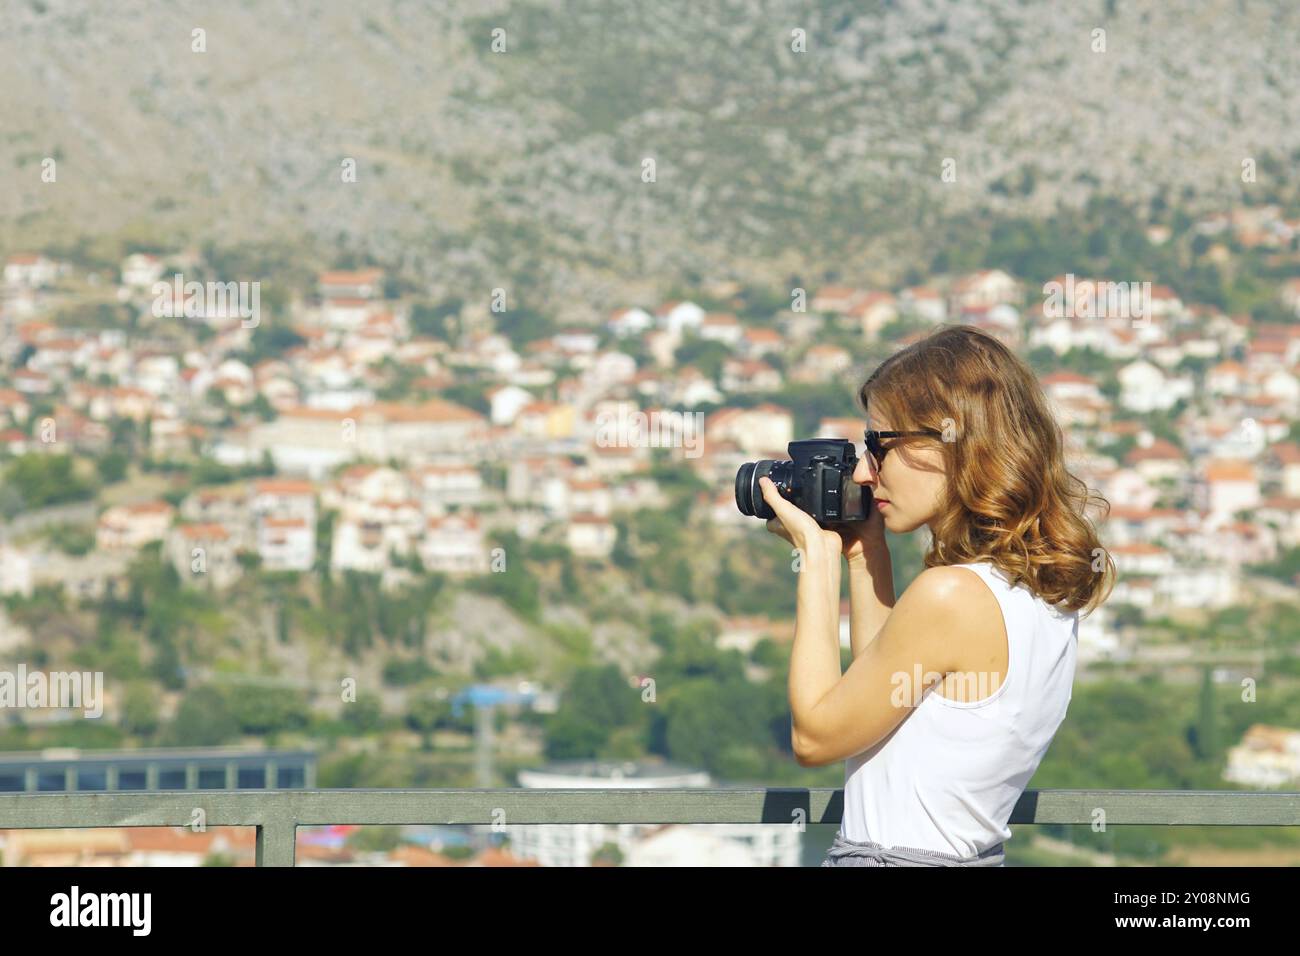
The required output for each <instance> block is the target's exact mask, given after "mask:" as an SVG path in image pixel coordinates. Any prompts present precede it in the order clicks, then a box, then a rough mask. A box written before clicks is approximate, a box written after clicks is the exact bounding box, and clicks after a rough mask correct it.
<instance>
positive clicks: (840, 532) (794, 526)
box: [758, 477, 889, 564]
mask: <svg viewBox="0 0 1300 956" xmlns="http://www.w3.org/2000/svg"><path fill="white" fill-rule="evenodd" d="M758 485H759V488H760V489H761V491H762V493H763V500H764V501H766V502H767V504H768V507H770V508H771V509H772V510H773V511H774V512H776V517H775V518H768V519H767V530H768V531H770V532H772V533H773V534H774V535H777V536H778V537H781V538H784V539H785V540H786V541H789V542H790V543H791V544H792V545H794V546H795V547H796V548H799V549H800V550H801V551H804V552H807V551H808V547H809V544H810V543H811V544H813V545H814V546H816V547H821V548H824V549H825V550H827V551H829V552H830V553H832V554H834V553H836V552H838V553H840V554H843V555H844V556H845V557H846V558H847V559H848V560H849V563H850V564H859V563H872V562H874V561H875V560H876V559H877V558H879V557H881V556H882V555H883V556H884V557H886V558H887V557H888V556H889V548H888V546H887V545H886V544H885V522H884V518H882V517H881V514H880V511H879V509H877V508H875V506H874V505H873V506H872V510H871V513H870V514H869V515H867V517H866V519H865V520H863V521H853V522H849V523H847V524H842V525H837V526H836V527H835V528H833V529H827V528H823V527H822V526H821V525H819V524H818V523H817V521H816V519H814V518H813V516H812V515H810V514H808V512H806V511H804V510H803V509H801V508H798V507H796V506H795V505H794V504H792V503H791V502H789V501H787V500H786V499H785V498H783V497H781V493H780V492H779V491H777V490H776V485H774V484H773V483H772V479H770V478H767V477H763V478H760V479H759V480H758Z"/></svg>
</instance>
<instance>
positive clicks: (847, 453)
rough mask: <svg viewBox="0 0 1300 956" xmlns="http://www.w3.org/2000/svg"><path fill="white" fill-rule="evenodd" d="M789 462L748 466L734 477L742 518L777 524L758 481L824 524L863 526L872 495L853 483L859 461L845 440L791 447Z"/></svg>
mask: <svg viewBox="0 0 1300 956" xmlns="http://www.w3.org/2000/svg"><path fill="white" fill-rule="evenodd" d="M788 450H789V452H790V458H791V460H790V461H773V460H772V459H770V458H764V459H763V460H761V461H749V462H746V463H745V464H743V465H741V466H740V471H738V472H736V507H737V508H739V509H740V513H741V514H743V515H751V516H752V517H755V518H774V517H776V514H775V512H773V511H772V509H771V507H769V506H768V503H767V502H766V501H764V500H763V489H762V488H760V487H759V486H758V479H760V478H762V477H763V476H764V475H767V477H769V478H771V479H772V481H773V482H774V483H775V484H776V489H777V491H779V492H780V493H781V497H782V498H785V499H786V500H787V501H789V502H791V503H792V504H794V506H795V507H797V508H799V509H800V510H801V511H806V512H808V513H809V514H810V515H812V516H813V517H814V518H816V519H817V521H818V523H820V524H839V523H843V522H846V521H865V520H866V517H867V509H868V508H870V507H871V489H870V488H865V489H864V488H863V487H862V485H860V484H858V483H857V482H856V481H854V480H853V470H854V469H855V468H857V466H858V456H857V455H856V454H855V453H854V451H853V442H851V441H845V440H844V439H843V438H809V439H805V440H803V441H792V442H790V445H789V448H788Z"/></svg>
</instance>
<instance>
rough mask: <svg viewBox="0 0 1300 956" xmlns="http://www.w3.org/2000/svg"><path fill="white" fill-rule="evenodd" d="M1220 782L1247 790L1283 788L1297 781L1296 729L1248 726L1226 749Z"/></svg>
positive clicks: (1299, 735)
mask: <svg viewBox="0 0 1300 956" xmlns="http://www.w3.org/2000/svg"><path fill="white" fill-rule="evenodd" d="M1223 779H1224V780H1227V781H1230V782H1231V783H1240V784H1244V785H1245V786H1248V787H1260V788H1269V787H1286V786H1293V785H1294V784H1295V783H1296V782H1297V781H1300V730H1294V729H1292V728H1290V727H1273V726H1270V725H1268V724H1252V725H1251V726H1250V727H1249V728H1248V729H1247V730H1246V733H1245V735H1244V736H1243V737H1242V738H1241V742H1240V743H1239V744H1237V745H1236V746H1235V747H1232V748H1230V749H1229V750H1228V765H1227V767H1226V768H1225V769H1224V771H1223Z"/></svg>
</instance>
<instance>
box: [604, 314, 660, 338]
mask: <svg viewBox="0 0 1300 956" xmlns="http://www.w3.org/2000/svg"><path fill="white" fill-rule="evenodd" d="M654 321H655V320H654V316H652V315H651V314H650V313H649V312H647V311H646V310H645V309H636V308H632V309H619V310H618V311H616V312H614V313H613V314H612V315H611V316H610V317H609V321H608V322H606V323H605V327H606V328H607V329H609V331H611V332H613V333H614V334H615V335H617V336H618V337H619V338H625V337H627V336H630V335H640V334H641V333H642V332H644V331H646V330H647V329H649V328H650V327H652V326H653V325H654Z"/></svg>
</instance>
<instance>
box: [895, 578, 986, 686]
mask: <svg viewBox="0 0 1300 956" xmlns="http://www.w3.org/2000/svg"><path fill="white" fill-rule="evenodd" d="M905 602H906V603H907V604H908V605H909V608H910V609H911V614H909V618H910V619H911V620H913V621H915V622H916V623H917V624H918V625H919V628H918V630H921V631H928V633H929V641H930V646H931V647H932V648H934V649H935V650H936V651H939V652H940V653H941V654H942V655H943V659H944V662H945V664H946V665H947V667H948V669H951V670H967V669H970V668H972V667H974V666H976V665H979V666H983V665H986V664H987V663H988V662H990V661H997V660H1005V659H1006V638H1005V636H1004V634H1005V630H1004V628H1003V626H1002V607H1001V605H1000V604H999V603H998V599H997V597H996V596H995V595H994V594H993V592H992V591H991V590H989V586H988V585H987V584H985V583H984V581H983V580H981V579H980V575H979V573H978V572H976V571H973V570H971V569H970V568H961V567H956V566H950V567H934V568H926V569H925V570H924V571H922V572H921V573H920V574H918V575H917V576H916V579H915V580H913V581H912V583H911V584H910V585H908V587H907V589H906V590H905V591H904V592H903V595H902V597H900V598H899V601H898V607H899V608H901V607H902V606H903V604H904V603H905ZM896 610H897V608H896Z"/></svg>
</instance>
